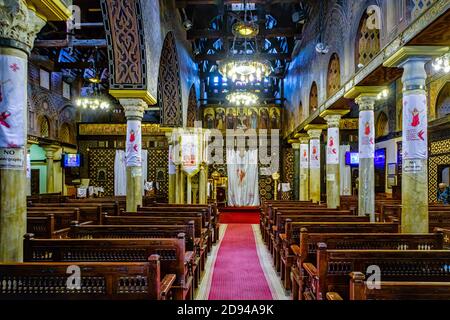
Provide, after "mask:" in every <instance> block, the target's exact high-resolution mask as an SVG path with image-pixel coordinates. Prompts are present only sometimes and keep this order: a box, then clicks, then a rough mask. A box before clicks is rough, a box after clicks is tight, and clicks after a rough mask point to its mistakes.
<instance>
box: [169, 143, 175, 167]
mask: <svg viewBox="0 0 450 320" xmlns="http://www.w3.org/2000/svg"><path fill="white" fill-rule="evenodd" d="M172 153H173V146H172V145H170V146H169V174H176V167H175V163H173V154H172Z"/></svg>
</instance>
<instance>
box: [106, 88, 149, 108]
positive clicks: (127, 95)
mask: <svg viewBox="0 0 450 320" xmlns="http://www.w3.org/2000/svg"><path fill="white" fill-rule="evenodd" d="M109 94H110V95H112V96H113V97H114V98H116V99H142V100H144V101H145V102H146V103H147V104H149V105H154V104H156V99H155V97H153V96H152V95H151V94H150V92H148V91H147V90H120V89H112V90H109Z"/></svg>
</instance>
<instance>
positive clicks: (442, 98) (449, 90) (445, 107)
mask: <svg viewBox="0 0 450 320" xmlns="http://www.w3.org/2000/svg"><path fill="white" fill-rule="evenodd" d="M448 114H450V82H447V83H446V84H445V86H444V87H443V88H442V90H441V91H440V92H439V95H438V99H437V102H436V117H437V118H443V117H445V116H446V115H448Z"/></svg>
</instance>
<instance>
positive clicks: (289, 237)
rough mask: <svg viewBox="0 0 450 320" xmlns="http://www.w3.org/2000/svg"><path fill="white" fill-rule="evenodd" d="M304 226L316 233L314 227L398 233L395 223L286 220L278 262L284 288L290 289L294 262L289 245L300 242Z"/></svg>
mask: <svg viewBox="0 0 450 320" xmlns="http://www.w3.org/2000/svg"><path fill="white" fill-rule="evenodd" d="M303 228H306V229H308V230H309V231H310V232H311V233H316V232H315V230H316V228H320V230H321V232H330V233H398V232H399V225H398V224H397V223H370V222H290V221H287V222H286V227H285V229H286V233H285V234H280V235H279V238H280V241H281V248H280V264H281V279H282V281H283V284H284V287H285V289H286V290H290V289H291V281H290V271H291V266H292V264H293V262H294V258H295V256H294V253H293V252H292V248H291V246H292V245H293V244H298V243H299V242H300V231H301V230H302V229H303Z"/></svg>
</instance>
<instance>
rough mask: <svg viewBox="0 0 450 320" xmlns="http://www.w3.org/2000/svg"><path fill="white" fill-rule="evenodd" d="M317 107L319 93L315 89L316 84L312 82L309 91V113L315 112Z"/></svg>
mask: <svg viewBox="0 0 450 320" xmlns="http://www.w3.org/2000/svg"><path fill="white" fill-rule="evenodd" d="M318 107H319V95H318V91H317V84H316V83H315V82H313V84H312V86H311V91H310V93H309V111H310V114H311V113H313V112H315V111H316V110H317V108H318Z"/></svg>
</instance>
